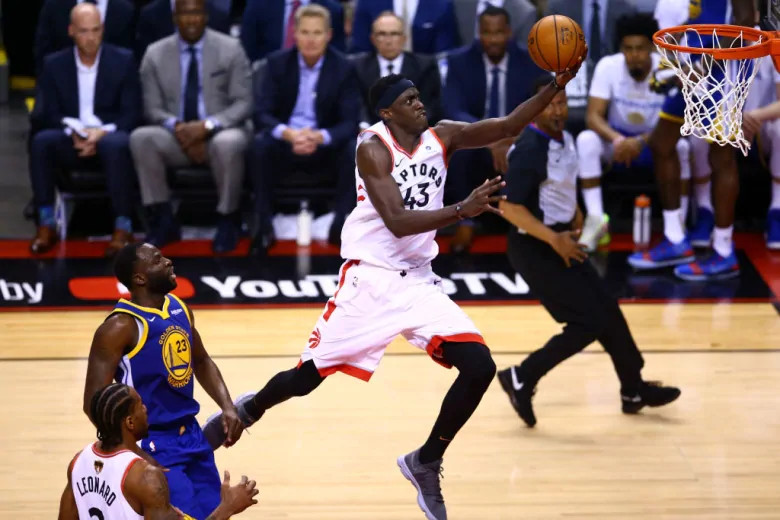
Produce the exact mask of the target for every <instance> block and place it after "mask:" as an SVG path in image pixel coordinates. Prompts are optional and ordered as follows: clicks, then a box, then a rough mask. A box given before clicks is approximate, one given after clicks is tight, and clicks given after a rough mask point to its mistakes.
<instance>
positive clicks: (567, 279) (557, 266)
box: [498, 78, 680, 426]
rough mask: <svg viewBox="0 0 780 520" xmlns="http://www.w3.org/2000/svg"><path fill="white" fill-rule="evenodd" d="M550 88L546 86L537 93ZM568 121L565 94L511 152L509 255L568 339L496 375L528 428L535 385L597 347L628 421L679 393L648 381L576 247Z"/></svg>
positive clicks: (559, 338) (623, 326)
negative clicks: (607, 362) (569, 360)
mask: <svg viewBox="0 0 780 520" xmlns="http://www.w3.org/2000/svg"><path fill="white" fill-rule="evenodd" d="M549 82H550V80H549V78H540V79H539V80H538V81H537V84H536V90H537V91H538V89H539V88H541V87H543V86H544V85H546V84H548V83H549ZM567 115H568V111H567V107H566V92H565V91H561V92H559V93H558V95H557V96H556V97H555V98H554V99H553V100H552V102H551V103H550V104H549V105H548V106H547V108H545V110H544V111H543V112H542V113H540V114H539V115H538V116H537V117H536V119H535V120H534V122H533V123H532V124H531V125H529V126H528V127H526V129H525V130H524V131H523V133H522V134H520V137H518V139H517V141H516V142H515V144H514V146H513V147H512V148H511V149H510V152H509V170H508V172H507V174H506V183H507V186H506V195H507V200H506V201H501V202H500V204H499V207H500V208H501V209H502V210H503V211H504V214H503V216H504V218H505V219H506V220H508V221H509V222H510V223H511V224H512V225H513V226H515V227H516V228H517V229H512V230H511V231H510V232H509V238H508V241H507V254H508V256H509V261H510V263H511V264H512V267H513V268H514V269H515V270H516V271H517V272H518V273H520V275H521V276H522V277H523V279H524V280H525V281H526V283H528V286H529V287H530V288H531V291H532V292H533V293H534V294H535V295H536V296H537V297H538V298H539V300H540V301H541V303H542V305H543V306H544V308H545V309H547V312H549V313H550V314H551V315H552V317H553V318H554V319H555V321H557V322H558V323H562V324H563V331H562V332H561V333H560V334H558V335H556V336H553V337H552V338H550V340H549V341H548V342H547V343H546V344H545V345H544V346H543V347H542V348H540V349H539V350H537V351H535V352H533V353H531V355H529V356H528V357H527V358H526V359H525V361H523V362H522V363H521V364H520V365H517V366H512V367H509V368H507V369H506V370H502V371H501V372H499V373H498V379H499V381H500V383H501V387H502V388H503V389H504V391H506V392H507V394H509V398H510V401H511V402H512V406H513V407H514V408H515V410H516V411H517V413H518V414H519V415H520V417H521V418H522V419H523V421H525V423H526V424H527V425H528V426H533V425H534V424H536V417H535V416H534V411H533V408H532V406H531V397H532V396H533V394H534V392H535V388H536V384H537V383H538V381H539V379H541V378H542V377H543V376H544V375H545V374H546V373H547V372H549V371H550V370H552V368H553V367H555V366H556V365H558V364H559V363H561V362H563V361H564V360H565V359H567V358H568V357H569V356H572V355H573V354H576V353H577V352H580V351H581V350H583V349H584V348H585V347H587V346H588V345H590V344H591V343H593V342H594V341H596V340H598V341H599V342H600V343H601V345H602V346H603V347H604V350H606V351H607V353H608V354H609V356H610V358H612V363H613V364H614V365H615V371H616V372H617V375H618V378H619V379H620V394H621V400H622V405H623V412H624V413H637V412H638V411H639V410H640V409H641V408H642V407H644V406H661V405H665V404H668V403H670V402H672V401H674V400H675V399H677V398H678V397H679V396H680V390H679V389H677V388H674V387H667V386H661V385H660V384H659V383H650V382H646V381H643V380H642V375H641V370H642V366H643V365H644V361H643V360H642V355H641V354H640V353H639V350H638V349H637V346H636V344H635V343H634V339H633V338H632V337H631V331H629V329H628V324H627V323H626V320H625V318H624V317H623V313H622V312H621V311H620V307H619V306H618V302H617V300H616V299H615V298H614V297H613V296H612V295H610V294H609V293H608V292H607V289H606V287H605V286H604V284H603V283H602V281H601V279H600V278H599V277H598V275H597V274H596V271H595V270H594V269H593V267H592V266H591V265H590V264H589V263H588V262H586V259H587V255H586V253H585V251H583V249H582V246H581V245H579V244H577V239H578V238H579V233H580V227H581V225H582V212H581V211H580V209H579V208H578V207H577V191H576V189H577V171H578V167H577V152H576V149H575V147H574V139H573V138H572V136H571V134H569V133H568V132H565V131H564V130H563V128H564V126H565V124H566V118H567Z"/></svg>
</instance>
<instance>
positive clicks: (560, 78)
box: [555, 44, 588, 88]
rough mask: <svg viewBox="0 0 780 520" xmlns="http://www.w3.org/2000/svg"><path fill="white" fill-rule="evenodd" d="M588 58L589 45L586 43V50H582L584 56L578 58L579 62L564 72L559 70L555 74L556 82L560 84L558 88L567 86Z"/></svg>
mask: <svg viewBox="0 0 780 520" xmlns="http://www.w3.org/2000/svg"><path fill="white" fill-rule="evenodd" d="M587 58H588V45H587V44H586V45H585V50H583V51H582V56H580V57H579V58H577V63H575V64H574V65H572V66H571V67H568V68H567V69H566V70H564V71H563V72H558V73H556V74H555V84H556V85H558V88H563V87H565V86H566V84H567V83H568V82H570V81H571V80H572V79H574V76H576V75H577V72H578V71H579V70H580V67H582V64H583V63H585V60H586V59H587Z"/></svg>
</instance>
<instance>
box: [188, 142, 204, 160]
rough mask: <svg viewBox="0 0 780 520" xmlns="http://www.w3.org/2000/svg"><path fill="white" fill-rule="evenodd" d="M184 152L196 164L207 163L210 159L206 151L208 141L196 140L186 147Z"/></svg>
mask: <svg viewBox="0 0 780 520" xmlns="http://www.w3.org/2000/svg"><path fill="white" fill-rule="evenodd" d="M184 153H185V154H186V155H187V157H189V159H190V161H192V162H193V163H194V164H206V160H207V159H208V156H207V151H206V141H199V142H194V143H192V144H191V145H190V146H188V147H186V148H184Z"/></svg>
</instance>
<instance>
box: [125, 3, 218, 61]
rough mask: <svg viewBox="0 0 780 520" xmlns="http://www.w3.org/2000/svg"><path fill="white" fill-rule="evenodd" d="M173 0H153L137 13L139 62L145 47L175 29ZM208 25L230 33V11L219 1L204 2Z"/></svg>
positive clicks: (136, 47)
mask: <svg viewBox="0 0 780 520" xmlns="http://www.w3.org/2000/svg"><path fill="white" fill-rule="evenodd" d="M174 4H175V0H153V1H152V2H150V3H149V4H147V5H145V6H144V7H143V9H141V13H140V14H139V15H138V25H137V27H138V31H137V32H136V35H135V56H136V58H137V59H138V61H139V62H140V61H141V59H142V58H143V57H144V53H145V52H146V48H147V47H149V45H151V44H152V43H154V42H156V41H157V40H162V39H163V38H165V37H166V36H170V35H171V34H173V33H174V32H175V31H176V28H175V27H174V26H173V7H174ZM206 10H207V11H208V26H209V27H210V28H211V29H214V30H215V31H219V32H222V33H225V34H230V12H229V11H227V10H225V9H224V6H222V5H220V4H219V3H217V2H215V1H213V0H209V1H207V2H206Z"/></svg>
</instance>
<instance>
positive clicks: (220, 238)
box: [211, 215, 241, 253]
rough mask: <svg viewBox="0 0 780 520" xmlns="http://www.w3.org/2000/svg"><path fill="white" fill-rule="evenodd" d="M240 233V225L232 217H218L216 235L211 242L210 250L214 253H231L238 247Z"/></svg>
mask: <svg viewBox="0 0 780 520" xmlns="http://www.w3.org/2000/svg"><path fill="white" fill-rule="evenodd" d="M240 232H241V228H240V223H239V222H238V221H237V219H236V217H235V216H234V215H220V218H219V223H218V224H217V233H216V234H215V235H214V240H213V241H212V242H211V250H212V251H213V252H215V253H228V252H230V251H233V250H234V249H235V248H236V247H237V246H238V238H239V235H240Z"/></svg>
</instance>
